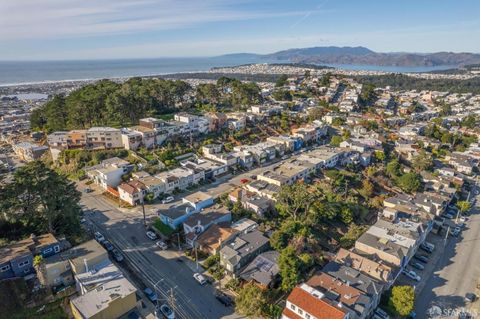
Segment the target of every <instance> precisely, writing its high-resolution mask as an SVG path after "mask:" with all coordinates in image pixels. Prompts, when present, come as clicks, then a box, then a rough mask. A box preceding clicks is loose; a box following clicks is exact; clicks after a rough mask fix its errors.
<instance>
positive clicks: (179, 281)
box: [82, 192, 241, 319]
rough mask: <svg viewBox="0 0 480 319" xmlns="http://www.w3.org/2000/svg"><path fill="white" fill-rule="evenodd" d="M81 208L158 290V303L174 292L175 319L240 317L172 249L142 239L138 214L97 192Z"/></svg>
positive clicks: (83, 198)
mask: <svg viewBox="0 0 480 319" xmlns="http://www.w3.org/2000/svg"><path fill="white" fill-rule="evenodd" d="M82 205H84V209H85V211H88V213H86V218H87V220H88V221H89V222H91V223H92V224H93V226H94V228H95V229H97V230H99V231H101V232H102V233H103V234H104V235H105V236H106V238H107V239H109V240H110V241H111V242H112V243H113V244H114V245H115V246H117V247H118V248H120V250H121V251H122V252H123V253H124V255H125V256H126V258H127V262H128V263H129V264H130V265H131V267H132V268H133V269H134V270H135V271H136V272H137V273H136V274H137V275H139V276H140V277H141V278H142V279H143V282H144V283H145V284H146V285H148V286H149V287H151V288H154V287H155V288H156V289H157V293H159V297H160V299H162V300H161V301H165V300H166V298H167V295H169V293H170V289H173V292H174V296H175V312H176V314H177V317H179V318H192V319H197V318H199V319H200V318H241V317H239V316H238V315H236V314H235V313H234V308H233V307H229V308H226V307H224V306H223V305H222V304H220V303H219V302H218V301H217V300H216V299H215V297H214V295H213V291H214V290H213V287H212V286H211V285H205V286H200V285H199V284H198V283H197V282H196V281H195V280H194V278H193V277H192V275H193V273H194V271H193V270H192V269H191V268H193V267H191V268H190V267H189V266H188V265H187V262H183V263H179V262H178V261H176V259H177V257H178V254H177V252H176V251H175V249H174V248H173V247H171V248H170V250H169V251H166V252H165V251H160V249H159V248H158V247H156V246H155V244H154V241H151V240H150V239H148V238H147V237H146V236H145V229H144V226H143V217H142V215H141V214H138V213H137V212H135V211H132V212H128V211H120V210H118V209H116V208H115V207H114V205H113V204H112V203H110V202H109V201H108V200H107V199H105V198H104V197H103V196H102V195H100V194H98V193H97V192H95V193H90V194H85V193H83V196H82ZM149 217H152V215H151V214H150V215H149ZM140 294H141V293H140ZM145 300H146V298H145ZM152 309H153V308H152Z"/></svg>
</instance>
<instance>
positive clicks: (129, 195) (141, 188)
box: [118, 180, 147, 206]
mask: <svg viewBox="0 0 480 319" xmlns="http://www.w3.org/2000/svg"><path fill="white" fill-rule="evenodd" d="M146 193H147V188H146V187H145V185H144V184H143V183H142V182H141V181H139V180H133V181H129V182H126V183H122V184H120V185H119V186H118V195H119V198H120V199H121V200H122V201H124V202H126V203H128V204H130V205H132V206H136V205H138V204H142V203H143V197H144V196H145V195H146Z"/></svg>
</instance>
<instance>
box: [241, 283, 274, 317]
mask: <svg viewBox="0 0 480 319" xmlns="http://www.w3.org/2000/svg"><path fill="white" fill-rule="evenodd" d="M266 304H267V300H266V298H265V295H264V292H263V291H262V290H261V289H260V288H259V287H258V286H257V285H254V284H246V285H244V286H243V287H242V288H241V289H239V291H238V296H237V298H235V311H236V312H238V313H240V314H242V315H245V316H248V317H260V316H262V313H263V309H264V307H265V305H266Z"/></svg>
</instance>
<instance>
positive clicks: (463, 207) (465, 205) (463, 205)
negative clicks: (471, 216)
mask: <svg viewBox="0 0 480 319" xmlns="http://www.w3.org/2000/svg"><path fill="white" fill-rule="evenodd" d="M471 207H472V204H470V202H469V201H466V200H461V201H458V202H457V208H458V210H459V211H460V212H461V213H465V212H468V210H469V209H470V208H471Z"/></svg>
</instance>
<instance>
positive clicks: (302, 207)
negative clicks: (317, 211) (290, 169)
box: [275, 183, 314, 221]
mask: <svg viewBox="0 0 480 319" xmlns="http://www.w3.org/2000/svg"><path fill="white" fill-rule="evenodd" d="M276 200H277V203H276V205H275V208H276V209H277V211H278V213H279V214H280V215H282V216H284V217H290V218H292V219H293V220H294V221H297V220H301V219H303V218H304V217H305V213H306V212H307V211H308V210H309V208H310V205H311V204H312V202H313V200H314V194H312V192H311V191H310V190H309V189H308V185H306V184H304V183H295V184H293V185H286V186H283V187H282V188H281V189H280V192H278V193H277V196H276Z"/></svg>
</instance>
